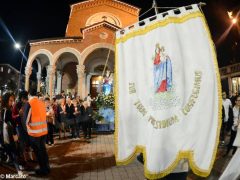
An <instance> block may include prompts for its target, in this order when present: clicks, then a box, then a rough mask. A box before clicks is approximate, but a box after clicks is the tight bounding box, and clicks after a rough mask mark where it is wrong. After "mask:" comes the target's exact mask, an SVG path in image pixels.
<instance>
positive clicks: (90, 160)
mask: <svg viewBox="0 0 240 180" xmlns="http://www.w3.org/2000/svg"><path fill="white" fill-rule="evenodd" d="M113 139H114V138H113V135H112V134H111V135H94V136H93V138H92V139H91V140H90V143H89V142H86V141H85V140H84V139H80V140H71V139H66V140H60V141H59V140H56V142H55V145H54V146H52V147H48V153H49V158H50V163H51V168H52V171H51V174H50V175H49V176H48V177H46V178H45V179H54V180H61V179H79V180H81V179H83V180H112V179H113V180H120V179H122V180H127V179H129V180H130V179H131V180H137V179H139V180H143V179H145V178H144V175H143V166H142V165H141V164H140V163H139V162H137V161H134V162H133V163H131V164H129V165H128V166H118V167H117V166H116V165H115V164H116V163H115V159H114V156H113V152H114V144H113ZM222 154H223V150H222V149H221V148H220V149H219V152H218V155H217V161H216V162H215V165H214V169H213V171H212V173H211V175H210V176H209V177H208V178H200V177H197V176H195V175H194V174H192V173H191V172H190V173H189V175H188V180H201V179H207V180H215V179H218V177H219V175H220V174H221V173H222V171H223V170H224V168H225V166H226V165H227V163H228V161H229V159H230V158H231V157H230V156H229V157H226V158H223V157H222ZM0 173H12V170H11V169H10V170H9V169H7V168H4V167H2V168H1V169H0ZM28 179H40V178H39V177H36V176H34V175H33V174H30V176H28ZM41 179H42V178H41Z"/></svg>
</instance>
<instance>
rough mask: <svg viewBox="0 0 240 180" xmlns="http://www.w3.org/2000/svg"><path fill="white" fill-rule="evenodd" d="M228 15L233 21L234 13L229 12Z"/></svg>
mask: <svg viewBox="0 0 240 180" xmlns="http://www.w3.org/2000/svg"><path fill="white" fill-rule="evenodd" d="M227 13H228V17H229V18H230V19H233V16H232V14H233V13H232V11H228V12H227Z"/></svg>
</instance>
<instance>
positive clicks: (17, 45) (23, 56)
mask: <svg viewBox="0 0 240 180" xmlns="http://www.w3.org/2000/svg"><path fill="white" fill-rule="evenodd" d="M27 44H28V42H27V43H25V46H24V49H23V51H21V45H20V43H17V42H16V43H15V45H14V46H15V48H16V49H18V50H19V51H20V52H21V54H22V59H21V65H20V70H19V79H18V85H17V87H18V94H19V91H20V83H21V75H22V64H23V59H24V58H25V51H26V47H27Z"/></svg>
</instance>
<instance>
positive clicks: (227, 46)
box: [0, 0, 240, 72]
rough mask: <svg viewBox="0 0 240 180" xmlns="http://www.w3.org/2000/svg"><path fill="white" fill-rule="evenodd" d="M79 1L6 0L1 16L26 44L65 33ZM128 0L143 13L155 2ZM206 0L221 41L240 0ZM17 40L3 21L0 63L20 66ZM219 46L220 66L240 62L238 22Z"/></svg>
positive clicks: (177, 0)
mask: <svg viewBox="0 0 240 180" xmlns="http://www.w3.org/2000/svg"><path fill="white" fill-rule="evenodd" d="M76 2H80V1H79V0H55V1H53V0H2V1H1V5H0V18H1V20H2V21H3V22H4V24H5V25H6V27H7V28H8V30H9V32H10V33H11V35H12V37H13V38H14V39H15V40H16V41H17V42H20V43H21V44H22V46H24V44H25V43H26V42H27V41H28V40H34V39H42V38H50V37H64V35H65V30H66V26H67V22H68V18H69V13H70V6H69V5H70V4H73V3H76ZM124 2H127V3H130V4H132V5H135V6H137V7H139V8H141V12H140V14H141V13H143V12H145V11H146V10H148V9H149V8H150V7H151V6H152V1H151V0H124ZM198 2H200V0H184V1H181V0H157V4H158V6H174V7H180V6H185V5H189V4H193V3H198ZM202 2H207V6H204V7H203V8H202V9H203V11H204V14H205V16H206V18H207V21H208V25H209V27H210V31H211V34H212V37H213V40H214V42H217V41H218V40H219V38H220V37H221V35H222V34H223V33H224V31H226V29H228V27H229V26H230V25H231V22H230V20H229V18H228V15H227V11H233V15H236V14H237V12H238V11H239V10H240V0H208V1H207V0H202ZM161 11H162V12H163V11H166V10H161ZM152 15H154V11H153V10H152V11H150V12H149V13H147V14H146V15H145V16H143V17H142V18H141V19H143V18H147V17H149V16H152ZM141 19H140V20H141ZM238 25H239V26H240V18H239V23H238ZM13 43H14V42H13V41H12V39H11V38H10V37H9V35H8V34H7V33H6V30H5V29H4V28H3V25H2V24H0V63H9V64H11V65H12V66H14V67H16V68H17V69H20V62H21V53H20V52H19V51H18V50H16V49H14V47H13ZM216 48H217V53H218V61H219V66H224V65H227V64H230V63H234V61H233V59H234V57H236V58H235V59H236V60H235V62H240V33H239V32H238V29H237V25H235V26H234V27H233V28H232V29H231V31H230V32H229V34H228V35H227V36H226V38H224V39H223V41H222V42H220V43H219V44H216ZM22 50H23V47H22ZM27 56H28V53H27ZM23 69H24V68H23ZM22 72H23V71H22Z"/></svg>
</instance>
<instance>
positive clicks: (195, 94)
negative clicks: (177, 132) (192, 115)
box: [182, 71, 202, 116]
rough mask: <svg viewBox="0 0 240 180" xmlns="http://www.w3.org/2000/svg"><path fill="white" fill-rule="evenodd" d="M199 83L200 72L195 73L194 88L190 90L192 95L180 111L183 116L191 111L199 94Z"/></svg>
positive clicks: (200, 79)
mask: <svg viewBox="0 0 240 180" xmlns="http://www.w3.org/2000/svg"><path fill="white" fill-rule="evenodd" d="M201 81H202V72H201V71H195V79H194V87H193V90H192V94H191V96H190V98H189V100H188V103H187V104H186V105H185V106H184V108H183V109H182V112H183V114H184V115H185V116H186V115H187V114H188V113H189V112H190V111H191V109H192V108H193V106H194V104H195V102H196V100H197V98H198V95H199V92H200V84H201Z"/></svg>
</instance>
